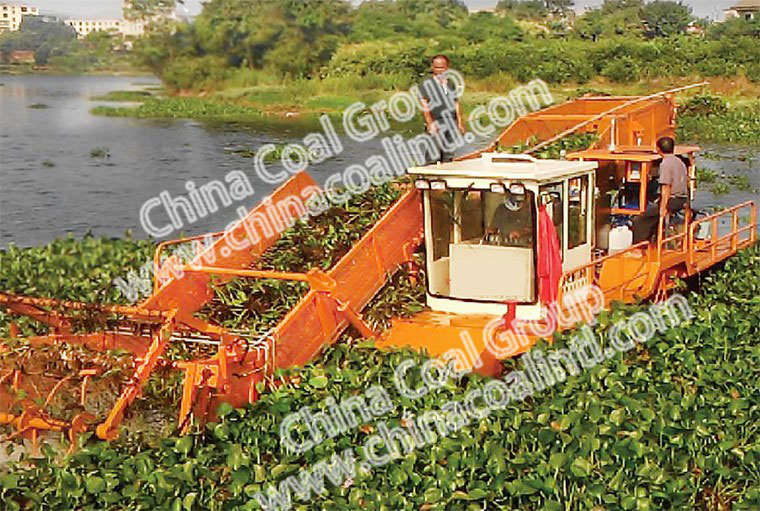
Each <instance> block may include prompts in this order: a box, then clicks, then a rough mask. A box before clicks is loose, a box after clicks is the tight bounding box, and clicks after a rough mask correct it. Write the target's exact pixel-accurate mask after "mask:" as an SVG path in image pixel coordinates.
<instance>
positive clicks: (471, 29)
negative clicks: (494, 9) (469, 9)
mask: <svg viewBox="0 0 760 511" xmlns="http://www.w3.org/2000/svg"><path fill="white" fill-rule="evenodd" d="M457 33H458V34H459V35H460V36H462V37H463V38H465V39H466V40H467V41H468V42H470V43H482V42H484V41H488V40H489V39H495V40H499V41H508V40H516V39H521V38H522V37H523V35H524V33H523V30H522V29H521V28H520V27H518V26H517V25H516V24H515V22H514V21H513V20H512V18H510V17H509V16H497V15H494V14H493V13H490V12H477V13H474V14H471V15H470V16H468V17H467V19H466V20H465V21H464V22H463V23H462V25H461V27H460V28H459V29H458V30H457Z"/></svg>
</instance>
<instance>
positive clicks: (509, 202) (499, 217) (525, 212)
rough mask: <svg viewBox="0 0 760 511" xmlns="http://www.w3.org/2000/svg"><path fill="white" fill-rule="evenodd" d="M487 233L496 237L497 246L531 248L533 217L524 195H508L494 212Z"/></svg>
mask: <svg viewBox="0 0 760 511" xmlns="http://www.w3.org/2000/svg"><path fill="white" fill-rule="evenodd" d="M488 233H493V234H497V235H498V240H499V245H501V246H504V247H506V246H512V247H532V246H533V215H532V214H531V208H530V205H529V204H528V201H527V200H525V196H524V195H516V196H515V195H511V194H510V195H509V196H508V197H507V198H506V199H505V200H504V202H502V203H501V204H499V206H498V207H497V208H496V211H494V215H493V218H492V219H491V225H490V228H489V229H488Z"/></svg>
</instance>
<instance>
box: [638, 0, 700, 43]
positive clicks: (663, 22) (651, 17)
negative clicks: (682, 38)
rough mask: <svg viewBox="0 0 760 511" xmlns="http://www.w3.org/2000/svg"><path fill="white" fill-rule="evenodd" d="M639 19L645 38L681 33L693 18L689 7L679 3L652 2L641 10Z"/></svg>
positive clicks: (667, 0) (663, 0) (659, 0)
mask: <svg viewBox="0 0 760 511" xmlns="http://www.w3.org/2000/svg"><path fill="white" fill-rule="evenodd" d="M641 19H642V20H643V21H644V23H645V27H646V35H647V36H649V37H667V36H671V35H675V34H681V33H683V31H684V30H685V29H686V27H687V26H688V25H689V23H690V22H691V21H692V20H693V19H694V17H693V16H692V14H691V7H688V6H686V5H683V4H682V3H681V2H673V1H670V0H654V2H649V3H648V4H646V5H645V6H644V7H643V8H642V9H641Z"/></svg>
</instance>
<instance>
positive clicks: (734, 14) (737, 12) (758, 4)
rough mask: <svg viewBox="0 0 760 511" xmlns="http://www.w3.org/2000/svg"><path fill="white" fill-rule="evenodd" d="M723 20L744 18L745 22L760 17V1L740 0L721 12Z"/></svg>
mask: <svg viewBox="0 0 760 511" xmlns="http://www.w3.org/2000/svg"><path fill="white" fill-rule="evenodd" d="M723 16H724V17H725V19H727V20H729V19H731V18H744V19H745V20H751V19H756V18H758V17H760V0H740V1H739V3H737V4H736V5H734V6H733V7H731V8H729V9H726V10H724V11H723Z"/></svg>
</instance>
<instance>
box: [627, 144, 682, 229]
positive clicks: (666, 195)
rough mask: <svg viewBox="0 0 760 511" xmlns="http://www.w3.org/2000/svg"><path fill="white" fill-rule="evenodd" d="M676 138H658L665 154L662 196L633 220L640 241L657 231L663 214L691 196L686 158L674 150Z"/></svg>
mask: <svg viewBox="0 0 760 511" xmlns="http://www.w3.org/2000/svg"><path fill="white" fill-rule="evenodd" d="M675 145H676V143H675V141H674V140H673V139H672V138H670V137H662V138H661V139H659V140H658V141H657V152H658V153H660V155H661V156H662V162H660V179H659V181H660V200H659V204H651V205H650V206H648V207H647V210H646V211H645V212H644V214H643V215H641V216H640V217H639V218H637V219H636V221H635V222H634V223H633V242H634V243H639V242H641V241H644V240H648V239H652V238H653V237H654V236H655V235H656V234H657V227H658V226H659V224H660V218H667V215H668V214H673V213H676V212H678V211H681V210H682V209H683V208H684V206H685V205H686V202H687V201H688V197H689V189H688V179H689V172H688V170H687V168H686V165H685V164H684V162H682V161H681V159H680V158H678V157H677V156H676V155H675V154H673V151H674V150H675Z"/></svg>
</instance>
